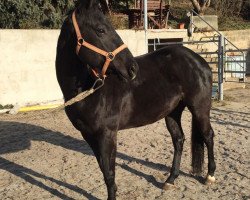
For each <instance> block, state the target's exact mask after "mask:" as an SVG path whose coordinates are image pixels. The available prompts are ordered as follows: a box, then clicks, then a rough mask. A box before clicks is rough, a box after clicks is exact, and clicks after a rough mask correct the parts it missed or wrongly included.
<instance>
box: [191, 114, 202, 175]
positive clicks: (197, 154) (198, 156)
mask: <svg viewBox="0 0 250 200" xmlns="http://www.w3.org/2000/svg"><path fill="white" fill-rule="evenodd" d="M191 141H192V172H193V173H194V174H200V173H201V172H202V170H203V163H204V139H203V135H202V132H201V131H200V128H199V123H198V122H197V121H196V120H195V119H194V117H193V118H192V136H191Z"/></svg>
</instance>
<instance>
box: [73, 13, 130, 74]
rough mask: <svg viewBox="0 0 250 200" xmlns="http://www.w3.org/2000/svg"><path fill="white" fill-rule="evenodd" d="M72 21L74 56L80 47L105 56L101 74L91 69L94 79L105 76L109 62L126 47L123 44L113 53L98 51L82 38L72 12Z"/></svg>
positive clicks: (74, 14)
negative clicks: (75, 43) (75, 41)
mask: <svg viewBox="0 0 250 200" xmlns="http://www.w3.org/2000/svg"><path fill="white" fill-rule="evenodd" d="M72 21H73V25H74V28H75V32H76V37H77V46H76V54H77V55H78V54H79V51H80V49H81V47H82V46H84V47H86V48H88V49H90V50H92V51H94V52H96V53H98V54H101V55H103V56H105V58H106V61H105V63H104V65H103V67H102V72H101V74H99V73H98V72H96V71H95V70H94V69H92V71H93V73H94V75H95V76H96V77H100V76H102V77H105V76H106V75H105V74H106V71H107V69H108V67H109V65H110V62H111V61H113V60H114V59H115V56H116V55H117V54H118V53H120V52H121V51H122V50H124V49H126V48H127V45H125V44H122V45H121V46H120V47H118V48H117V49H115V50H114V51H113V52H107V51H104V50H102V49H99V48H98V47H96V46H94V45H92V44H90V43H88V42H86V41H85V40H84V39H83V37H82V34H81V31H80V28H79V26H78V23H77V20H76V13H75V11H74V12H73V14H72Z"/></svg>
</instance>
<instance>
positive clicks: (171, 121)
mask: <svg viewBox="0 0 250 200" xmlns="http://www.w3.org/2000/svg"><path fill="white" fill-rule="evenodd" d="M184 108H185V106H184V105H182V104H180V105H179V106H178V107H177V108H176V109H175V110H174V111H173V112H172V113H171V114H170V115H168V116H167V117H166V118H165V121H166V125H167V128H168V131H169V132H170V135H171V137H172V142H173V145H174V158H173V163H172V167H171V171H170V175H169V177H168V179H167V180H166V182H165V184H164V186H163V189H164V190H168V189H171V188H173V187H175V186H174V181H175V179H176V178H177V177H178V176H179V170H180V163H181V155H182V150H183V144H184V141H185V137H184V133H183V130H182V127H181V115H182V112H183V110H184Z"/></svg>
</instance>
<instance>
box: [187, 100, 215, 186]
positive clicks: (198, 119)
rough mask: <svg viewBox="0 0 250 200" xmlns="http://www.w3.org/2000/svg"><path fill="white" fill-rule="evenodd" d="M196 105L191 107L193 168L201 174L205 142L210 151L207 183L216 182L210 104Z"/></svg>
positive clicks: (195, 172) (194, 171)
mask: <svg viewBox="0 0 250 200" xmlns="http://www.w3.org/2000/svg"><path fill="white" fill-rule="evenodd" d="M204 105H205V104H203V105H200V106H196V107H192V108H191V109H190V111H191V113H192V168H193V173H194V174H200V173H201V172H202V168H203V162H204V144H205V145H206V147H207V152H208V174H207V178H206V183H207V184H212V183H213V182H215V177H214V172H215V169H216V165H215V161H214V140H213V138H214V131H213V129H212V127H211V123H210V116H209V112H210V106H204Z"/></svg>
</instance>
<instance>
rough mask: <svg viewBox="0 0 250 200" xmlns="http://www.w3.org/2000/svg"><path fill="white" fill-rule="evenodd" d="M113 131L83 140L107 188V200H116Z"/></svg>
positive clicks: (114, 141)
mask: <svg viewBox="0 0 250 200" xmlns="http://www.w3.org/2000/svg"><path fill="white" fill-rule="evenodd" d="M116 135H117V133H116V132H115V131H105V132H104V133H102V134H100V135H98V136H95V137H86V138H85V140H86V141H87V142H88V143H89V145H90V146H91V148H92V150H93V152H94V154H95V156H96V159H97V161H98V164H99V166H100V168H101V171H102V173H103V176H104V181H105V183H106V186H107V191H108V200H115V199H116V190H117V187H116V184H115V158H116V143H117V141H116V140H117V139H116Z"/></svg>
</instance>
